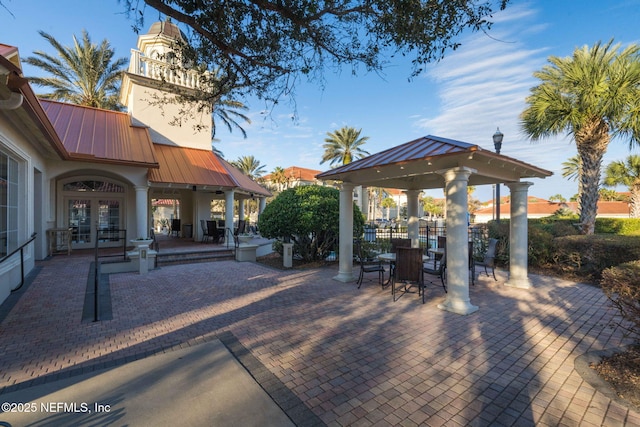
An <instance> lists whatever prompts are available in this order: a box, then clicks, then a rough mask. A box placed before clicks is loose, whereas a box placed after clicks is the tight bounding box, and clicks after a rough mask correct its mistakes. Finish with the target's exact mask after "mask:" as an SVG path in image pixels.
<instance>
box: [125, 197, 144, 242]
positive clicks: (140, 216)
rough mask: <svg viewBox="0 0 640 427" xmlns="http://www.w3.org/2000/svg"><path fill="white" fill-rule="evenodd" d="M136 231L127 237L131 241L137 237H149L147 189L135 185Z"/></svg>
mask: <svg viewBox="0 0 640 427" xmlns="http://www.w3.org/2000/svg"><path fill="white" fill-rule="evenodd" d="M134 188H135V190H136V230H135V234H132V235H129V236H128V237H130V238H132V239H137V238H138V237H144V238H146V237H149V229H148V228H147V227H148V225H149V218H148V217H149V208H148V204H147V203H148V202H147V196H148V192H149V187H147V186H146V185H136V186H135V187H134Z"/></svg>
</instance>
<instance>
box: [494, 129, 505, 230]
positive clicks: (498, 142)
mask: <svg viewBox="0 0 640 427" xmlns="http://www.w3.org/2000/svg"><path fill="white" fill-rule="evenodd" d="M502 138H504V134H503V133H502V132H500V128H497V130H496V133H494V134H493V146H494V147H495V148H496V153H497V154H500V149H501V148H502ZM496 222H497V223H498V224H500V183H497V184H496Z"/></svg>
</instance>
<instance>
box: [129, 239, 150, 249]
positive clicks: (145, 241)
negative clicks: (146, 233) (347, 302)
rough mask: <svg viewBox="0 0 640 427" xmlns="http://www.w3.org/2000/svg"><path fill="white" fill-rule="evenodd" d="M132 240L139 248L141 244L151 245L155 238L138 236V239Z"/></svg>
mask: <svg viewBox="0 0 640 427" xmlns="http://www.w3.org/2000/svg"><path fill="white" fill-rule="evenodd" d="M130 242H131V243H132V244H133V246H135V248H136V249H138V248H139V247H140V246H149V245H151V243H153V239H150V238H148V237H138V238H137V239H133V240H130Z"/></svg>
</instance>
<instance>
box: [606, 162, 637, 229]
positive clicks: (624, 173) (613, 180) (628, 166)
mask: <svg viewBox="0 0 640 427" xmlns="http://www.w3.org/2000/svg"><path fill="white" fill-rule="evenodd" d="M604 185H606V186H607V187H613V186H616V185H626V186H627V187H629V193H630V197H629V204H630V215H631V217H632V218H640V156H638V155H635V154H634V155H631V156H629V157H627V158H626V160H625V161H624V162H623V161H621V160H618V161H615V162H611V163H609V165H608V166H607V169H605V178H604Z"/></svg>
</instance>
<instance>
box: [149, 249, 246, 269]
mask: <svg viewBox="0 0 640 427" xmlns="http://www.w3.org/2000/svg"><path fill="white" fill-rule="evenodd" d="M234 259H235V252H234V251H233V250H232V249H225V250H215V251H193V252H164V253H163V252H162V251H160V252H159V253H158V255H157V257H156V260H157V263H158V266H163V265H175V264H192V263H197V262H214V261H228V260H234Z"/></svg>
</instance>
